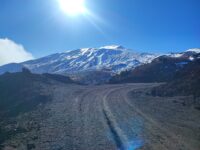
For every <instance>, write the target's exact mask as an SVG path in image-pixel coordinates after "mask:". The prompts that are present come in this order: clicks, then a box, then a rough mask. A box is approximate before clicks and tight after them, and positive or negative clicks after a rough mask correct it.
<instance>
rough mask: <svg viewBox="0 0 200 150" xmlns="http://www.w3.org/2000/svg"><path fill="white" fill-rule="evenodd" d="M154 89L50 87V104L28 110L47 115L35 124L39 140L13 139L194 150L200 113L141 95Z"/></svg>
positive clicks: (64, 148)
mask: <svg viewBox="0 0 200 150" xmlns="http://www.w3.org/2000/svg"><path fill="white" fill-rule="evenodd" d="M156 85H157V84H122V85H101V86H78V85H64V84H59V85H54V92H53V93H52V95H53V100H52V102H50V103H48V104H47V105H46V106H45V108H44V109H40V110H38V111H37V112H33V113H38V115H42V114H47V115H45V116H44V117H43V119H42V120H37V121H36V122H37V123H38V124H39V126H40V128H39V130H38V131H36V132H34V136H35V135H36V136H37V137H38V138H37V139H36V140H34V141H31V140H22V139H21V138H22V135H18V138H17V139H18V141H20V142H21V143H24V145H26V144H27V143H30V142H32V143H34V145H35V149H37V150H51V149H52V150H135V149H140V150H199V149H200V142H199V141H200V112H199V111H198V110H195V109H193V108H191V107H183V106H182V105H181V104H180V105H179V104H174V103H173V101H174V99H176V100H178V99H179V98H177V97H176V98H155V97H151V96H147V95H144V93H145V92H143V91H146V90H148V89H149V88H151V87H153V86H156ZM133 91H142V92H141V93H140V94H139V95H138V94H136V95H134V94H132V92H133ZM189 115H190V117H189ZM36 116H37V115H36ZM40 118H41V117H40ZM23 136H24V135H23ZM32 136H33V132H30V133H27V135H26V137H27V139H30V137H32ZM15 139H16V138H13V139H11V141H7V145H9V142H10V143H13V140H15ZM19 139H20V140H19ZM20 145H21V144H20ZM22 145H23V144H22ZM7 148H8V147H7ZM9 148H10V147H9ZM18 148H19V147H18ZM20 149H26V148H25V147H23V146H21V147H20Z"/></svg>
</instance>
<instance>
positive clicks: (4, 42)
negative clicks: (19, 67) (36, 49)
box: [0, 38, 33, 66]
mask: <svg viewBox="0 0 200 150" xmlns="http://www.w3.org/2000/svg"><path fill="white" fill-rule="evenodd" d="M30 59H33V56H32V54H31V53H29V52H27V51H26V50H25V49H24V47H23V46H22V45H21V44H17V43H15V42H14V41H12V40H10V39H7V38H5V39H1V38H0V66H1V65H5V64H8V63H19V62H23V61H26V60H30Z"/></svg>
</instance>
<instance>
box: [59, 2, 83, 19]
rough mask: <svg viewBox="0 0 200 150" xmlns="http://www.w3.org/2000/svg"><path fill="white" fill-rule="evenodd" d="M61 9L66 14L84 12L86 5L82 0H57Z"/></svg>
mask: <svg viewBox="0 0 200 150" xmlns="http://www.w3.org/2000/svg"><path fill="white" fill-rule="evenodd" d="M58 2H59V4H60V7H61V9H62V10H63V11H64V12H65V13H67V14H68V15H73V16H74V15H78V14H84V13H85V12H86V7H85V4H84V0H58Z"/></svg>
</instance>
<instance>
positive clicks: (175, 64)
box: [110, 50, 199, 83]
mask: <svg viewBox="0 0 200 150" xmlns="http://www.w3.org/2000/svg"><path fill="white" fill-rule="evenodd" d="M197 57H199V53H197V52H196V51H191V50H190V51H186V52H184V53H177V54H170V55H163V56H160V57H158V58H155V59H154V60H153V61H152V62H151V63H147V64H144V65H140V66H138V67H136V68H135V69H133V70H128V71H124V72H121V73H120V74H118V75H116V76H114V77H112V78H111V79H110V83H131V82H132V83H141V82H143V83H150V82H167V81H170V80H172V79H173V78H174V75H175V74H176V72H177V71H179V70H181V69H182V68H184V66H185V65H187V64H188V63H190V62H192V61H193V60H195V59H197Z"/></svg>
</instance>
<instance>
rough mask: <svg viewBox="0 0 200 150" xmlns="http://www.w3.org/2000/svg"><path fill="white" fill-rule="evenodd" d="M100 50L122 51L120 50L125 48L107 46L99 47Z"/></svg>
mask: <svg viewBox="0 0 200 150" xmlns="http://www.w3.org/2000/svg"><path fill="white" fill-rule="evenodd" d="M100 49H114V50H122V49H125V48H124V47H123V46H121V45H108V46H103V47H100Z"/></svg>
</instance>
